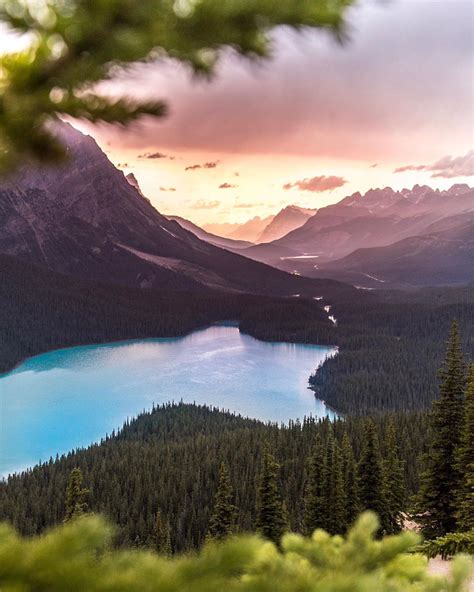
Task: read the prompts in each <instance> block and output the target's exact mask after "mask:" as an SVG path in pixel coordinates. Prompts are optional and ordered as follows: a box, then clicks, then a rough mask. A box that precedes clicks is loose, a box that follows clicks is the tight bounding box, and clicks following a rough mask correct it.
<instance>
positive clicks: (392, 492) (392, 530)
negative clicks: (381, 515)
mask: <svg viewBox="0 0 474 592" xmlns="http://www.w3.org/2000/svg"><path fill="white" fill-rule="evenodd" d="M386 442H387V453H386V455H385V459H384V462H383V470H384V486H385V491H384V497H385V502H386V510H385V516H386V531H387V533H388V534H396V533H398V532H400V531H401V530H402V520H403V516H402V512H403V509H404V506H405V497H406V496H405V473H404V464H403V462H402V461H401V460H400V457H399V453H398V445H397V435H396V430H395V425H394V423H393V421H391V422H390V424H389V426H388V429H387V434H386Z"/></svg>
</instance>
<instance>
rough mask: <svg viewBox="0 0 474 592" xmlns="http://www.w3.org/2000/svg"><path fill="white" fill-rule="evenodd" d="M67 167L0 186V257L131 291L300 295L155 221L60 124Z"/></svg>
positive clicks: (23, 173)
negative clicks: (214, 290)
mask: <svg viewBox="0 0 474 592" xmlns="http://www.w3.org/2000/svg"><path fill="white" fill-rule="evenodd" d="M58 133H59V134H61V135H62V136H63V138H64V140H65V142H66V143H67V145H68V156H69V158H68V160H67V162H65V163H63V164H62V165H60V166H54V167H43V168H41V169H37V168H32V167H24V168H23V169H22V170H20V171H19V172H18V173H16V174H15V176H13V177H11V178H9V179H5V180H3V181H2V182H1V183H0V253H4V254H9V255H13V256H15V257H18V258H21V259H23V260H26V261H28V262H30V263H35V264H37V265H41V266H44V267H48V268H50V269H52V270H54V271H59V272H62V273H66V274H71V275H75V276H79V277H83V278H89V279H99V280H101V281H107V282H115V283H120V284H125V285H131V286H139V287H142V288H144V287H155V288H156V287H163V288H167V289H186V290H196V289H208V288H214V289H223V290H233V291H249V292H259V293H269V292H273V293H275V294H285V295H289V294H293V293H295V292H298V293H299V292H304V291H305V289H307V290H308V291H309V292H310V293H312V292H314V290H315V289H318V287H319V285H320V284H319V282H318V283H316V284H315V283H314V282H313V283H312V282H311V281H310V280H303V279H302V278H297V277H294V276H291V275H289V274H285V273H282V272H281V271H278V270H276V269H272V268H269V267H267V266H265V265H261V264H259V263H257V262H255V261H251V260H249V259H247V258H245V257H241V256H239V255H236V254H234V253H230V252H229V251H226V250H223V249H220V248H218V247H216V246H214V245H211V244H209V243H207V242H204V241H202V240H200V239H198V238H197V237H196V236H195V235H194V234H192V233H190V232H188V231H187V230H185V229H184V228H182V227H181V226H180V225H179V224H178V223H177V222H175V221H172V220H168V219H167V218H166V217H165V216H163V215H161V214H160V213H159V212H158V211H157V210H155V208H154V207H153V206H152V205H151V203H150V202H149V201H148V200H147V199H146V198H145V197H143V196H142V195H141V194H140V192H139V191H138V190H137V189H136V187H133V186H132V185H131V184H130V183H129V182H128V181H127V180H126V178H125V177H124V175H123V173H122V172H120V171H119V170H117V169H116V168H115V167H114V165H113V164H112V163H111V162H110V161H109V160H108V159H107V157H106V155H105V154H104V153H103V152H102V151H101V150H100V148H99V147H98V146H97V144H96V142H95V141H94V140H93V139H92V138H91V137H88V136H84V135H83V134H81V133H80V132H78V131H77V130H75V129H74V128H72V127H71V126H69V125H66V124H63V125H61V126H60V128H59V130H58Z"/></svg>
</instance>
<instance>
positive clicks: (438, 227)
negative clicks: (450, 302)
mask: <svg viewBox="0 0 474 592" xmlns="http://www.w3.org/2000/svg"><path fill="white" fill-rule="evenodd" d="M319 273H320V276H321V277H328V276H329V277H336V278H339V279H342V280H345V281H350V282H351V283H356V284H360V285H363V286H366V287H367V286H369V287H370V286H371V287H385V288H387V287H393V286H394V285H395V286H428V285H456V284H461V285H463V284H468V283H474V213H473V212H471V213H466V214H461V215H457V216H453V217H449V218H445V219H443V220H441V221H439V222H436V223H435V224H432V225H431V226H430V227H429V228H428V229H427V230H426V231H425V233H424V234H422V235H419V236H413V237H409V238H406V239H403V240H401V241H397V242H395V243H393V244H391V245H389V246H385V247H373V248H370V249H358V250H356V251H354V252H353V253H351V254H350V255H348V256H347V257H344V258H342V259H339V260H337V261H332V262H330V263H327V264H323V265H321V267H320V270H319Z"/></svg>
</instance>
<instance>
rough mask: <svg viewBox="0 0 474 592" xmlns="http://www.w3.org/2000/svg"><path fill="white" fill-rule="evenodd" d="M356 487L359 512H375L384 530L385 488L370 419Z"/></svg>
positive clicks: (375, 432)
mask: <svg viewBox="0 0 474 592" xmlns="http://www.w3.org/2000/svg"><path fill="white" fill-rule="evenodd" d="M357 485H358V490H359V501H360V508H361V510H372V511H373V512H376V513H377V514H378V516H379V519H380V522H381V526H382V530H385V528H386V515H385V514H386V501H385V497H384V491H385V487H384V479H383V470H382V463H381V460H380V452H379V445H378V439H377V431H376V428H375V424H374V422H373V420H372V419H369V420H367V423H366V425H365V430H364V439H363V447H362V453H361V457H360V461H359V465H358V467H357Z"/></svg>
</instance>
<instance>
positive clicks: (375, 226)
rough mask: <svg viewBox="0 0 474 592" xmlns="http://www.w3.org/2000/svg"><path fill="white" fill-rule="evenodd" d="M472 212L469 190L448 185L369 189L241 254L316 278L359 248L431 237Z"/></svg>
mask: <svg viewBox="0 0 474 592" xmlns="http://www.w3.org/2000/svg"><path fill="white" fill-rule="evenodd" d="M473 211H474V189H471V188H470V187H469V186H467V185H461V184H458V185H453V186H452V187H451V188H450V189H448V190H446V191H439V190H433V189H431V188H430V187H427V186H419V185H415V186H414V187H413V189H411V190H408V189H405V190H402V191H394V190H393V189H391V188H385V189H374V190H370V191H368V192H367V193H366V194H365V195H361V194H360V193H356V194H354V195H351V196H349V197H347V198H345V199H343V200H342V201H341V202H339V203H337V204H334V205H331V206H328V207H326V208H322V209H320V210H319V211H318V212H317V214H315V215H314V216H312V217H311V218H309V220H308V221H307V222H306V223H305V224H304V225H303V226H301V227H300V228H298V229H296V230H294V231H292V232H290V233H288V234H287V235H286V236H284V237H282V238H281V239H279V240H276V241H273V242H271V243H268V244H265V245H256V246H253V247H249V248H248V249H246V250H245V251H243V253H244V254H245V255H247V256H249V257H252V258H255V259H256V260H259V261H264V262H266V263H269V264H270V265H274V266H276V267H279V268H281V269H286V270H289V271H297V272H299V273H301V274H303V275H308V276H312V277H320V276H321V272H322V270H323V269H324V270H328V269H332V267H331V265H328V263H329V262H331V261H335V260H338V259H341V258H344V257H347V256H348V255H350V254H351V253H353V252H354V251H357V250H358V249H367V248H375V247H386V246H389V245H391V244H394V243H397V242H399V241H403V240H404V239H408V238H410V237H418V236H421V235H424V234H426V233H432V232H436V226H435V225H436V224H438V225H439V226H438V229H439V230H442V229H443V224H448V222H447V221H448V220H451V222H449V224H455V222H454V221H453V218H454V217H456V216H458V217H460V220H462V219H463V217H465V216H466V215H467V214H469V213H471V212H473ZM389 253H390V251H388V250H387V251H386V255H387V256H389ZM452 255H453V254H452ZM447 259H448V257H447V256H446V258H444V260H445V261H447ZM414 261H415V260H413V262H414ZM420 264H421V260H420Z"/></svg>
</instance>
